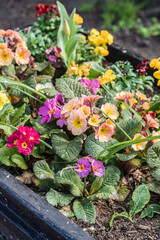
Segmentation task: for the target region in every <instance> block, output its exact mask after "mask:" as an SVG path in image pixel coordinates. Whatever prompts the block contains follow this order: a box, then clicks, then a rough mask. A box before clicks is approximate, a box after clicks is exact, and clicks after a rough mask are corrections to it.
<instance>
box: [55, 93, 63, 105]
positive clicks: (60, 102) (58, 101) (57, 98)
mask: <svg viewBox="0 0 160 240" xmlns="http://www.w3.org/2000/svg"><path fill="white" fill-rule="evenodd" d="M54 100H55V102H56V105H57V106H58V105H61V106H63V98H62V95H61V94H60V93H56V95H55V96H54Z"/></svg>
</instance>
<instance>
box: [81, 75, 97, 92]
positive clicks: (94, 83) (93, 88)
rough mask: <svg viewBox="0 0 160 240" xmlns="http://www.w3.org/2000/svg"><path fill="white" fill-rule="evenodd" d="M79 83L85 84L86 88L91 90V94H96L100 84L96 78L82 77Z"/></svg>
mask: <svg viewBox="0 0 160 240" xmlns="http://www.w3.org/2000/svg"><path fill="white" fill-rule="evenodd" d="M81 83H83V84H84V85H85V86H86V88H88V89H89V90H90V91H91V93H92V94H97V92H98V90H99V88H100V86H101V84H100V82H99V81H98V79H97V78H96V79H93V80H89V79H85V78H82V79H81Z"/></svg>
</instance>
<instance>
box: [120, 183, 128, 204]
mask: <svg viewBox="0 0 160 240" xmlns="http://www.w3.org/2000/svg"><path fill="white" fill-rule="evenodd" d="M129 192H130V190H129V189H128V188H127V187H125V186H121V187H120V188H119V189H118V198H119V201H124V200H125V199H126V197H127V196H128V194H129Z"/></svg>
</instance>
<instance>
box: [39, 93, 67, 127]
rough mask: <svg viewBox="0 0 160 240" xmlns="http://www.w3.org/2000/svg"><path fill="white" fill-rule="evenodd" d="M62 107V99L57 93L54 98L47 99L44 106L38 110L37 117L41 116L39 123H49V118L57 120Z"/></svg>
mask: <svg viewBox="0 0 160 240" xmlns="http://www.w3.org/2000/svg"><path fill="white" fill-rule="evenodd" d="M62 107H63V99H62V95H61V94H60V93H57V94H56V95H55V96H54V98H52V99H49V98H48V99H47V100H46V101H45V106H43V107H40V108H39V112H38V115H42V116H43V117H42V118H41V123H45V122H46V121H47V123H48V122H50V121H51V118H52V117H54V118H59V117H60V115H61V110H62Z"/></svg>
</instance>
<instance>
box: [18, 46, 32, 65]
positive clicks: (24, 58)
mask: <svg viewBox="0 0 160 240" xmlns="http://www.w3.org/2000/svg"><path fill="white" fill-rule="evenodd" d="M30 56H31V52H30V51H29V50H28V49H26V48H24V47H22V48H21V47H20V48H16V52H15V60H16V63H17V64H18V65H21V64H28V63H29V57H30Z"/></svg>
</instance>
